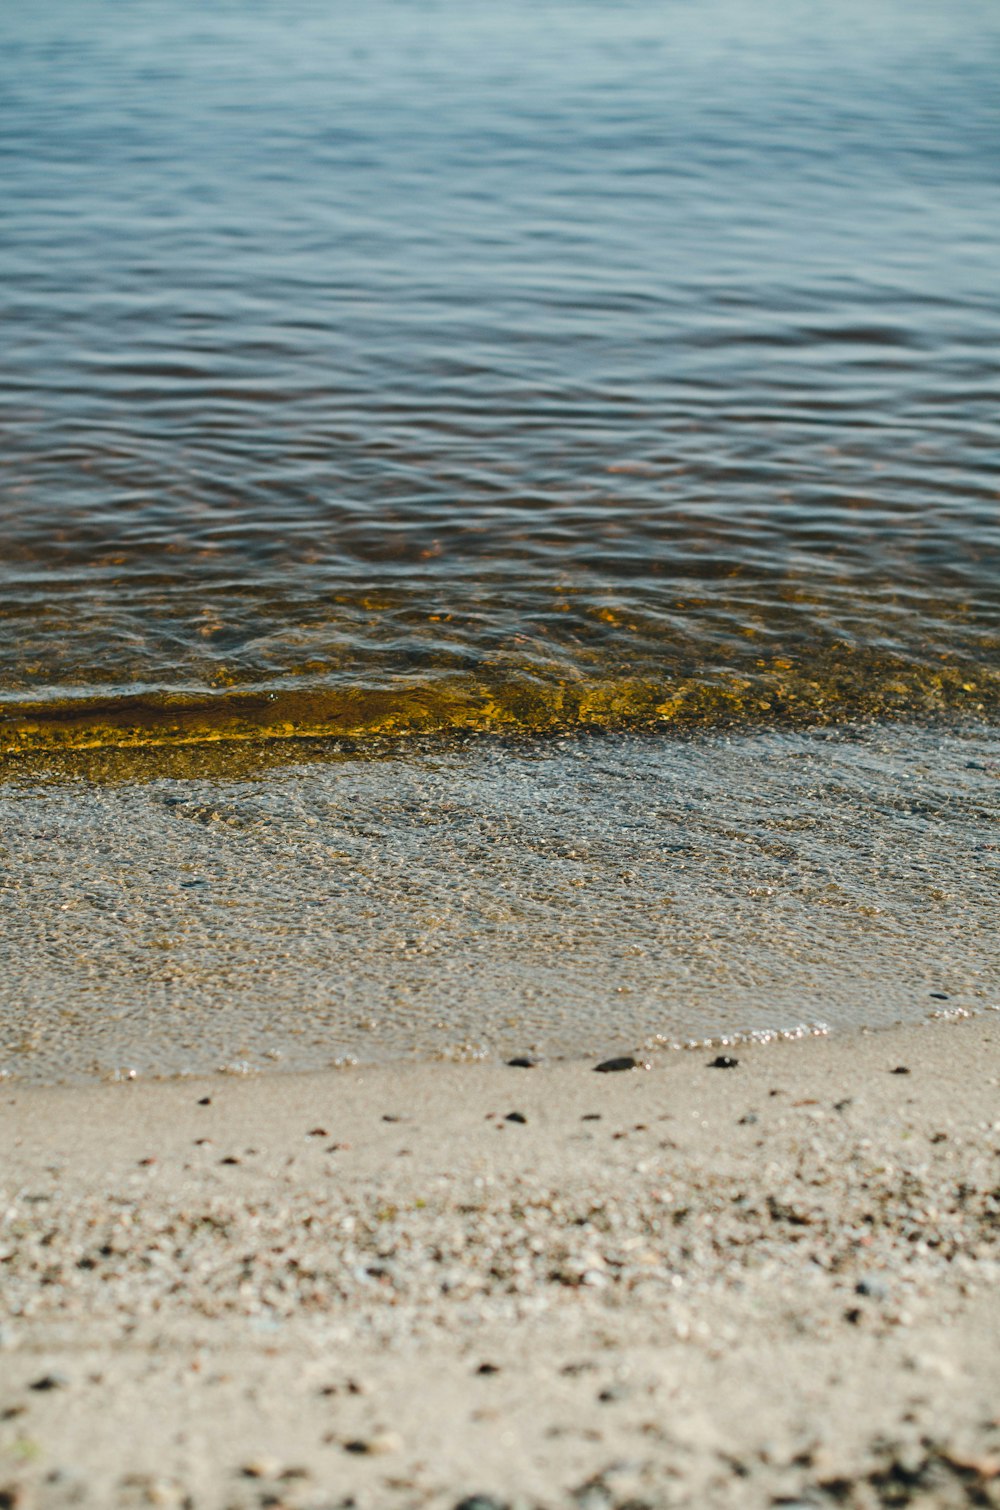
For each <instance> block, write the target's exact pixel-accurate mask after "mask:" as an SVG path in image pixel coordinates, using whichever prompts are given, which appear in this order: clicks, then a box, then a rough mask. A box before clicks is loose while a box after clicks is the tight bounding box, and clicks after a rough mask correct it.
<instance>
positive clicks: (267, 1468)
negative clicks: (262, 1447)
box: [240, 1457, 281, 1479]
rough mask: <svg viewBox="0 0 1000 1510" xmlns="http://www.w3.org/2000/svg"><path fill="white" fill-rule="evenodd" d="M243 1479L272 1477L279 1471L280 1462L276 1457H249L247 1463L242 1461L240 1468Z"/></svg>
mask: <svg viewBox="0 0 1000 1510" xmlns="http://www.w3.org/2000/svg"><path fill="white" fill-rule="evenodd" d="M240 1472H241V1473H242V1475H243V1477H244V1478H245V1479H274V1478H277V1476H278V1474H279V1473H280V1472H281V1464H280V1463H279V1462H278V1460H277V1458H268V1457H261V1458H251V1460H250V1462H249V1463H244V1464H243V1467H242V1468H241V1469H240Z"/></svg>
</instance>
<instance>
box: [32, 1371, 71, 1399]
mask: <svg viewBox="0 0 1000 1510" xmlns="http://www.w3.org/2000/svg"><path fill="white" fill-rule="evenodd" d="M68 1384H69V1380H68V1379H67V1378H66V1375H65V1374H43V1375H42V1377H41V1378H40V1379H36V1380H35V1381H34V1383H33V1384H29V1385H28V1388H29V1389H34V1390H37V1391H38V1392H39V1393H40V1394H44V1393H46V1392H47V1391H48V1390H50V1389H65V1388H66V1386H67V1385H68Z"/></svg>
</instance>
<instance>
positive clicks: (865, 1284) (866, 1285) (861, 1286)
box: [854, 1275, 889, 1300]
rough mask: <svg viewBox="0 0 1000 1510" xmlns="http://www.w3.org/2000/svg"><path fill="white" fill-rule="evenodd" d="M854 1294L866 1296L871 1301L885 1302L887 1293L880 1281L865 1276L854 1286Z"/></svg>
mask: <svg viewBox="0 0 1000 1510" xmlns="http://www.w3.org/2000/svg"><path fill="white" fill-rule="evenodd" d="M854 1293H855V1295H867V1296H869V1297H870V1299H872V1300H885V1299H886V1297H887V1296H888V1294H889V1291H888V1289H887V1288H886V1285H885V1284H884V1283H883V1281H882V1280H881V1279H876V1278H875V1277H874V1276H873V1275H872V1276H869V1275H865V1276H864V1277H863V1278H862V1279H859V1280H858V1282H857V1284H856V1285H855V1286H854Z"/></svg>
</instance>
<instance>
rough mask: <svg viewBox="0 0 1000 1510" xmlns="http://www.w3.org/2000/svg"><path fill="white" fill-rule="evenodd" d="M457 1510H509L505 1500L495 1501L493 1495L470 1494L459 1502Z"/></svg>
mask: <svg viewBox="0 0 1000 1510" xmlns="http://www.w3.org/2000/svg"><path fill="white" fill-rule="evenodd" d="M455 1510H508V1506H507V1504H506V1502H505V1501H504V1500H498V1499H494V1498H493V1495H492V1494H469V1495H467V1496H466V1498H465V1499H464V1500H459V1501H458V1503H457V1504H456V1506H455Z"/></svg>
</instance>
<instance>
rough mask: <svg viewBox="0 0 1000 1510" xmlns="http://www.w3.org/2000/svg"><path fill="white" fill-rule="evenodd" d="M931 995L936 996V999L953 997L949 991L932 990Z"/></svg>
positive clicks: (943, 999)
mask: <svg viewBox="0 0 1000 1510" xmlns="http://www.w3.org/2000/svg"><path fill="white" fill-rule="evenodd" d="M931 996H932V997H933V998H934V1000H935V1001H950V1000H951V997H950V996H949V995H948V993H947V991H932V992H931Z"/></svg>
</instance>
